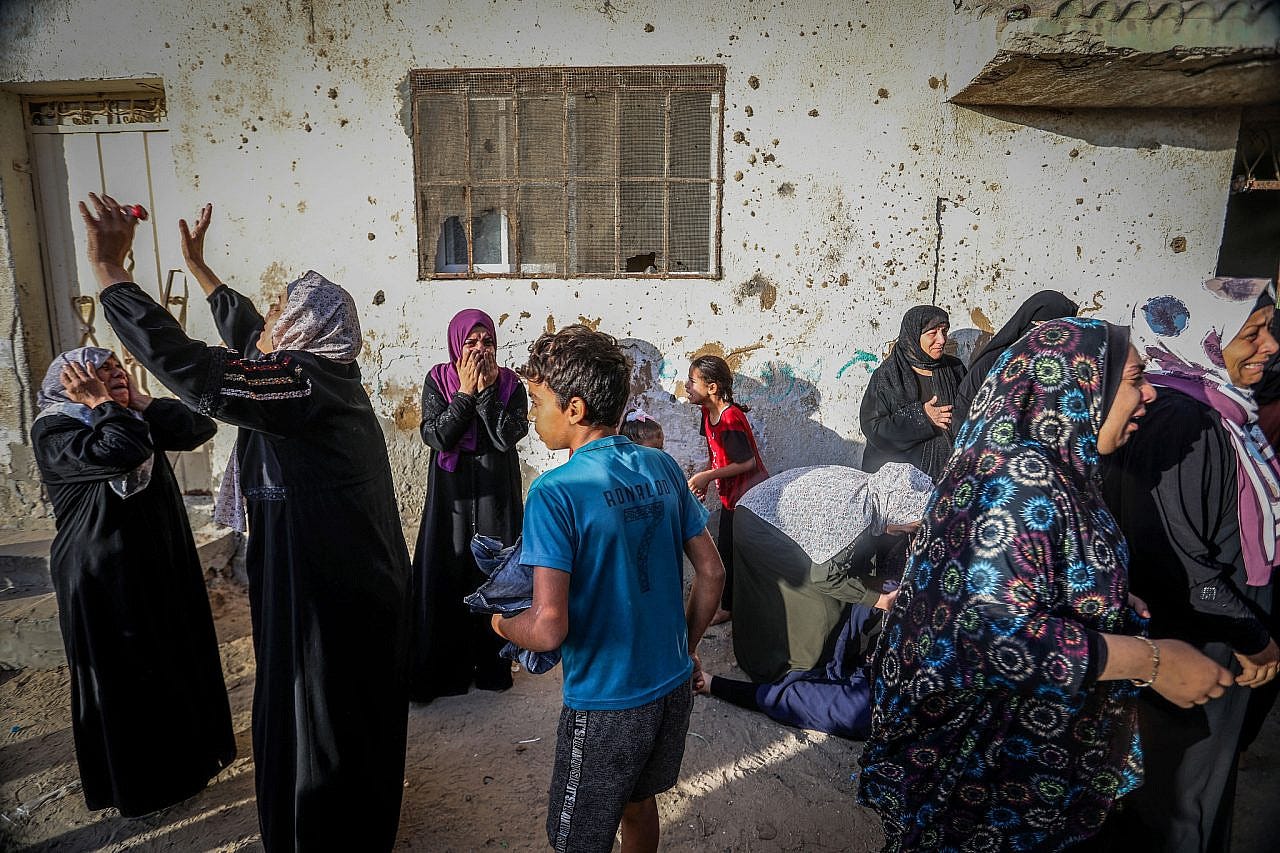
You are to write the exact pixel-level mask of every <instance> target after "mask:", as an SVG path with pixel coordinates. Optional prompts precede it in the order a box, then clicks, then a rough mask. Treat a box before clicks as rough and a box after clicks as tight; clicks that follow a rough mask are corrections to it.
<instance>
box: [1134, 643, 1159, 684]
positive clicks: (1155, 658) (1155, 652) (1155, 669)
mask: <svg viewBox="0 0 1280 853" xmlns="http://www.w3.org/2000/svg"><path fill="white" fill-rule="evenodd" d="M1134 639H1138V640H1141V641H1142V642H1144V643H1146V644H1147V645H1148V646H1150V647H1151V677H1150V678H1148V679H1147V680H1146V681H1143V680H1142V679H1140V678H1133V679H1130V681H1131V682H1132V683H1133V685H1134V686H1135V687H1150V686H1151V685H1152V684H1155V682H1156V676H1157V675H1159V674H1160V647H1159V646H1157V645H1156V644H1155V643H1153V642H1151V641H1150V640H1149V639H1147V638H1146V637H1135V638H1134Z"/></svg>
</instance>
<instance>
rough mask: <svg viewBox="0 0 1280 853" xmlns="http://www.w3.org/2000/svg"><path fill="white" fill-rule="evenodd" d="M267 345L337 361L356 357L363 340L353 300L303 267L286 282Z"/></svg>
mask: <svg viewBox="0 0 1280 853" xmlns="http://www.w3.org/2000/svg"><path fill="white" fill-rule="evenodd" d="M271 345H272V347H274V348H275V349H278V350H294V351H301V352H309V353H313V354H315V355H322V356H324V357H325V358H328V359H332V360H333V361H336V362H338V363H340V364H349V363H350V362H353V361H355V360H356V356H358V355H359V354H360V348H361V347H362V346H363V345H364V341H363V340H362V339H361V337H360V317H359V315H358V314H357V313H356V302H355V300H354V299H352V298H351V294H350V293H347V291H346V290H344V289H343V288H342V287H341V286H339V285H336V284H334V283H333V282H331V281H329V279H327V278H325V277H324V276H322V275H320V273H318V272H316V271H315V270H307V272H306V274H305V275H303V276H302V278H300V279H298V280H296V281H294V282H293V283H292V284H290V285H289V298H288V301H287V302H286V303H285V306H284V311H283V312H281V314H280V319H279V320H277V321H276V324H275V327H274V328H272V330H271Z"/></svg>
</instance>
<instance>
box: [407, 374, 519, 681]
mask: <svg viewBox="0 0 1280 853" xmlns="http://www.w3.org/2000/svg"><path fill="white" fill-rule="evenodd" d="M497 388H498V384H497V383H496V382H495V383H494V384H492V385H490V386H488V387H487V388H485V389H483V390H482V391H480V392H479V393H477V394H475V395H471V394H463V393H461V392H459V393H457V394H454V395H453V399H452V400H450V401H448V402H447V403H446V402H445V395H444V392H443V391H442V390H441V389H440V388H438V387H436V383H435V382H434V381H433V380H432V379H431V377H430V376H428V377H427V380H426V382H424V383H423V387H422V426H421V432H422V440H423V441H425V442H426V443H427V445H428V446H430V447H431V448H432V449H433V450H434V451H435V452H434V453H432V454H431V462H430V463H429V465H430V473H429V474H428V475H427V499H426V505H425V506H424V507H423V509H422V526H421V528H420V529H419V531H418V545H417V548H416V550H415V551H414V557H413V587H414V588H413V608H414V615H413V621H414V643H413V667H412V680H411V686H410V693H409V695H410V698H411V699H412V700H413V701H415V702H430V701H431V700H433V699H435V698H437V697H439V696H453V695H457V694H460V693H466V692H467V690H468V689H469V688H470V687H471V685H472V684H473V683H474V684H475V686H476V687H478V688H480V689H482V690H502V689H505V688H507V687H510V686H511V661H509V660H506V659H505V658H501V657H499V656H498V651H499V650H500V649H501V648H502V647H503V646H504V645H505V644H506V641H505V640H503V639H502V638H501V637H499V636H498V635H497V634H495V633H494V632H493V630H492V629H491V628H490V627H489V616H488V615H486V614H473V613H471V612H470V609H469V608H468V607H467V605H465V604H463V603H462V598H463V596H465V595H468V594H469V593H472V592H475V590H476V587H478V586H480V584H481V583H483V582H484V579H485V577H484V575H483V574H482V573H481V572H480V569H479V568H477V567H476V562H475V559H474V558H473V557H472V556H471V537H472V536H474V535H475V534H477V533H483V534H484V535H486V536H493V537H495V538H497V539H500V540H501V541H502V542H503V544H505V545H510V544H511V543H512V542H514V541H515V539H516V537H517V536H519V535H520V530H521V525H522V523H523V520H524V504H523V501H522V497H521V496H522V487H521V477H520V458H519V456H518V455H517V453H516V443H517V442H518V441H519V440H520V439H522V438H524V436H525V435H526V434H527V433H528V432H529V420H528V412H529V398H528V396H527V394H526V392H525V390H524V386H523V385H519V384H517V385H516V387H515V389H514V390H513V391H512V392H511V397H510V398H509V399H508V400H507V404H506V405H505V406H503V405H502V403H501V401H500V400H499V397H498V392H497ZM472 423H475V424H476V425H477V429H476V449H475V450H474V451H473V452H466V451H461V452H460V453H459V457H458V464H457V467H456V468H455V469H454V470H453V471H445V470H443V469H442V468H441V467H440V466H439V465H438V464H436V453H439V452H441V451H450V450H454V449H455V448H456V447H457V444H458V442H459V441H460V440H461V439H462V436H463V434H464V433H465V432H466V431H467V429H468V428H469V427H470V426H471V425H472Z"/></svg>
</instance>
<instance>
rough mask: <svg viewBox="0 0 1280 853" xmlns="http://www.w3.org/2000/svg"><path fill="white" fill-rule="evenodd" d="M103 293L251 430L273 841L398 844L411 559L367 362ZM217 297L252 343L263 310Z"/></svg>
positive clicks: (152, 347)
mask: <svg viewBox="0 0 1280 853" xmlns="http://www.w3.org/2000/svg"><path fill="white" fill-rule="evenodd" d="M101 300H102V305H103V309H104V312H105V316H106V318H107V321H108V322H109V323H110V324H111V326H112V328H113V329H114V330H115V332H116V335H117V336H118V337H119V338H120V340H121V342H122V343H123V344H124V345H125V346H126V347H128V349H129V351H130V352H132V353H133V354H134V355H135V356H136V357H137V358H138V360H139V361H140V362H142V363H143V364H144V365H146V367H147V369H148V370H150V371H151V372H152V373H153V374H155V375H156V377H158V378H159V379H160V381H162V382H163V383H164V384H165V385H166V386H168V387H169V388H171V389H173V390H174V391H175V393H177V394H178V395H179V396H180V397H181V398H182V399H183V400H184V401H186V402H187V403H188V404H189V405H192V406H196V407H197V408H199V409H200V410H201V411H204V412H208V413H209V414H211V415H213V416H214V417H217V418H218V419H220V420H223V421H226V422H228V423H232V424H236V425H238V426H239V427H240V428H241V430H240V435H239V439H238V441H237V446H236V453H237V454H239V460H240V472H241V474H240V476H241V480H240V482H241V487H242V489H243V492H244V495H245V498H246V501H247V503H248V513H249V529H250V533H249V539H248V546H247V548H248V550H247V555H246V562H247V565H248V572H249V600H250V606H251V614H252V619H253V640H254V651H255V655H256V658H257V682H256V685H255V689H254V706H253V754H254V762H255V765H256V766H255V772H256V785H257V797H258V814H259V820H260V822H261V826H262V840H263V846H264V847H265V848H266V849H267V850H268V851H278V850H298V849H311V850H389V849H390V848H391V847H392V845H393V844H394V842H395V835H396V828H397V824H398V822H399V814H400V798H401V795H402V791H403V783H404V756H405V753H404V749H405V730H406V725H407V713H408V699H407V692H406V689H407V680H406V664H407V653H408V636H409V632H408V627H409V621H408V616H409V613H408V607H407V605H408V601H409V557H408V553H407V551H406V548H405V544H404V537H403V533H402V532H401V530H400V517H399V514H398V512H397V507H396V499H395V494H394V491H393V487H392V481H391V468H390V465H389V464H388V461H387V451H386V444H385V443H384V439H383V436H382V430H381V428H380V427H379V425H378V422H377V419H376V418H375V416H374V414H373V410H372V407H371V406H370V404H369V398H368V395H367V394H366V393H365V390H364V387H363V386H362V384H361V379H360V369H359V367H358V365H357V364H356V363H355V362H351V363H348V364H342V363H339V362H336V361H333V360H331V359H327V358H324V357H321V356H318V355H314V354H311V353H306V352H296V351H281V352H276V353H273V354H271V355H270V356H266V357H263V358H262V359H260V360H257V361H246V360H241V359H239V358H237V357H236V355H235V354H234V353H232V352H230V351H228V350H226V349H223V348H221V347H210V346H206V345H205V344H203V343H201V342H199V341H192V340H191V339H189V338H188V337H187V336H186V334H184V333H183V331H182V329H181V328H180V327H179V326H178V325H177V323H176V322H174V320H173V318H172V317H170V316H169V314H168V312H166V311H165V310H164V309H162V308H160V306H158V305H157V304H156V303H155V302H154V301H152V300H151V298H150V297H148V296H146V295H145V294H144V293H143V292H142V290H141V289H140V288H139V287H138V286H137V285H136V284H132V283H129V282H125V283H121V284H116V285H112V286H111V287H109V288H107V289H106V290H104V291H102V294H101ZM211 302H213V303H214V304H215V309H216V310H215V319H216V320H218V321H219V325H220V333H221V334H222V335H223V338H224V340H226V341H227V342H228V343H229V344H231V345H232V346H233V347H234V348H235V349H237V350H239V351H242V352H243V351H246V350H247V349H248V348H249V346H250V344H251V343H252V342H251V341H247V340H243V339H241V337H242V336H244V335H246V334H256V331H255V330H257V329H261V328H262V325H263V321H262V318H261V317H260V316H259V315H258V314H257V311H255V310H254V308H253V306H252V305H251V304H250V303H249V302H248V301H247V300H245V299H244V298H243V297H241V296H240V295H239V294H236V293H235V292H234V291H231V290H229V289H225V288H220V289H219V290H218V291H217V292H215V294H214V298H213V299H211ZM238 336H240V337H238Z"/></svg>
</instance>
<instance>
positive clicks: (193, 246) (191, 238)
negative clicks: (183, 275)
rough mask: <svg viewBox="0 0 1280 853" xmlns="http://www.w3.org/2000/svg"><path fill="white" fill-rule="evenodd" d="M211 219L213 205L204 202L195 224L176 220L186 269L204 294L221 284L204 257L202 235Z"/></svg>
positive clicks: (206, 230) (209, 292)
mask: <svg viewBox="0 0 1280 853" xmlns="http://www.w3.org/2000/svg"><path fill="white" fill-rule="evenodd" d="M212 219H213V205H212V204H206V205H205V206H204V207H202V208H200V213H199V214H198V215H197V216H196V222H195V225H188V224H187V220H185V219H179V220H178V234H179V236H180V237H181V238H182V239H181V242H182V257H183V259H184V260H185V261H186V262H187V269H189V270H190V271H191V274H192V275H193V276H195V279H196V281H197V282H199V284H200V288H201V290H203V291H204V292H205V295H206V296H207V295H209V294H211V293H213V292H214V291H215V290H217V289H218V287H219V286H220V285H221V284H222V280H221V279H219V278H218V277H217V276H216V275H214V272H213V270H211V269H209V264H208V263H206V262H205V259H204V235H205V234H206V233H207V232H208V230H209V222H210V221H211V220H212Z"/></svg>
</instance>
